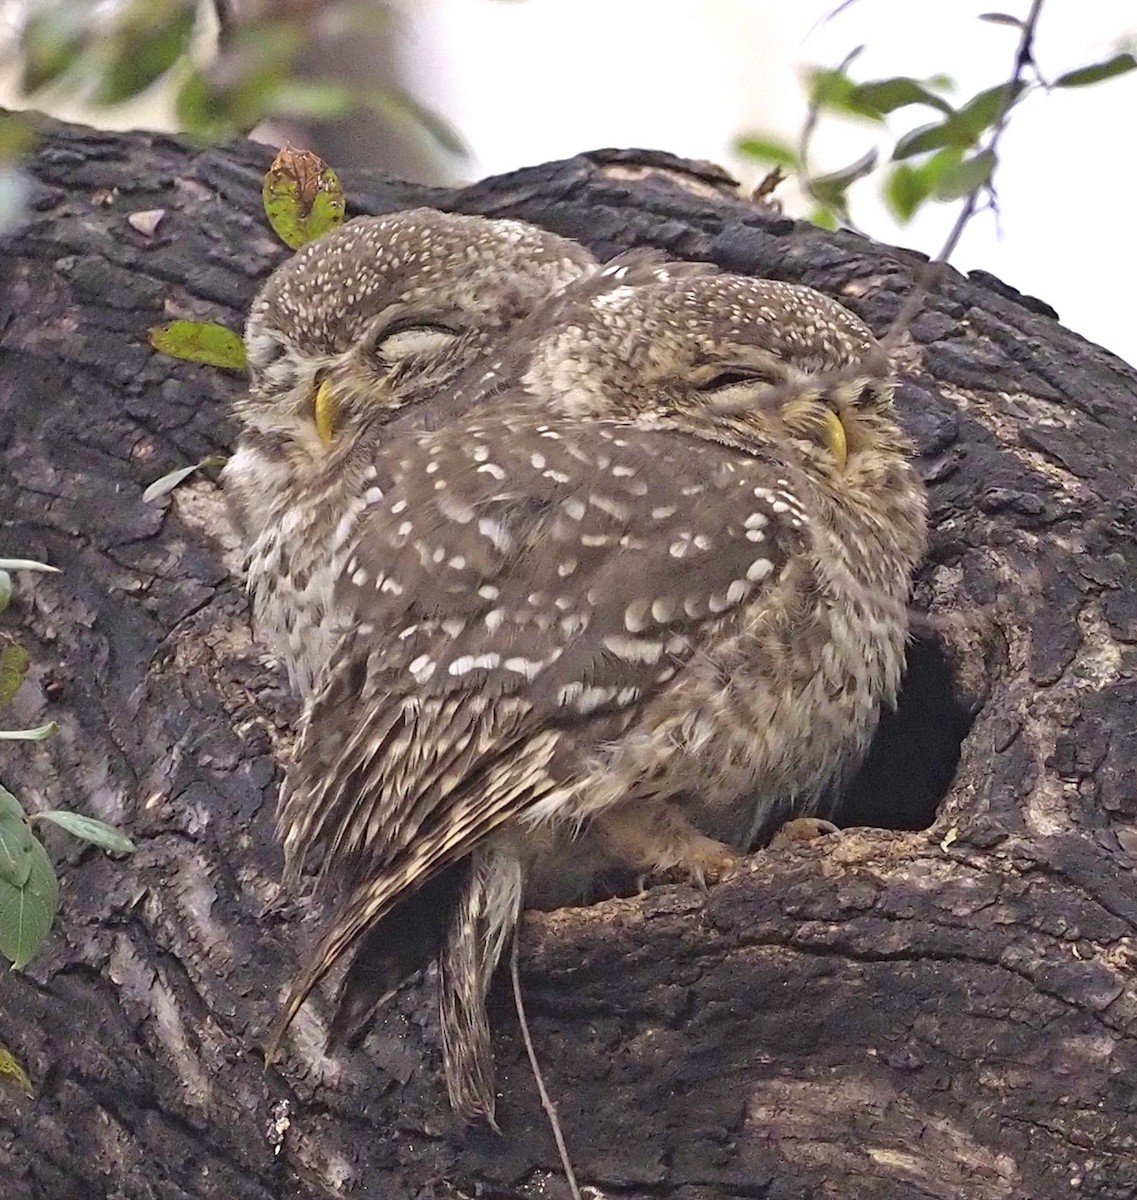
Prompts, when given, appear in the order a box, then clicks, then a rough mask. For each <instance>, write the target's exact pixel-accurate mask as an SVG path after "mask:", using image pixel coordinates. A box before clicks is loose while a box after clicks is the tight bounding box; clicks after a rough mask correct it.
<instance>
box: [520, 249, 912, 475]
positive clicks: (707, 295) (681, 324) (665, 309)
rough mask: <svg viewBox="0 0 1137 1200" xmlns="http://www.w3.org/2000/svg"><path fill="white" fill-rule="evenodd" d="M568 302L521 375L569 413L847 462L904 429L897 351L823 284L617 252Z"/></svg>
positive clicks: (833, 463)
mask: <svg viewBox="0 0 1137 1200" xmlns="http://www.w3.org/2000/svg"><path fill="white" fill-rule="evenodd" d="M557 303H558V305H559V320H558V322H557V324H556V325H552V324H549V325H548V326H547V328H546V330H545V332H544V336H542V337H540V338H539V339H537V340H535V341H534V343H533V344H532V346H531V347H530V348H529V350H528V362H527V365H526V367H525V368H524V370H523V371H522V372H521V373H520V375H521V381H522V384H523V386H524V387H525V388H526V389H527V390H528V391H529V392H530V393H532V394H533V395H535V396H538V397H540V398H541V399H542V400H543V401H545V402H546V403H548V404H549V405H550V406H551V407H553V408H554V409H560V410H561V411H563V412H565V413H567V414H569V415H573V416H578V417H590V416H604V417H607V418H610V419H611V418H615V419H617V420H627V421H629V422H631V423H635V424H637V425H640V426H648V427H650V426H656V427H659V428H664V427H667V428H682V429H686V430H687V431H689V432H691V433H694V434H697V435H700V436H705V437H708V438H711V439H714V440H719V441H724V442H729V443H739V444H741V445H743V446H744V447H745V446H747V445H752V444H754V443H755V441H757V442H764V441H768V440H770V439H771V438H779V437H787V436H788V437H789V438H790V439H791V440H793V441H794V442H795V443H796V444H797V445H798V447H799V449H801V450H802V452H803V453H804V454H805V455H806V456H807V458H809V459H811V460H813V461H815V463H816V464H817V465H819V466H822V467H824V468H826V469H833V470H837V471H843V470H844V469H845V467H846V463H847V461H848V459H849V458H850V456H854V455H856V454H857V453H858V452H859V451H861V450H862V449H867V448H870V447H871V446H873V445H874V444H875V443H876V442H877V441H879V439H880V438H881V437H882V436H884V435H885V434H887V435H888V436H889V437H890V438H891V437H894V436H895V427H894V425H893V423H892V420H891V387H890V384H889V368H888V362H887V358H886V356H885V355H884V353H883V352H882V351H881V349H880V347H879V346H878V344H877V342H876V341H875V339H874V338H873V336H872V333H871V332H870V331H869V329H868V328H867V327H866V326H865V325H864V324H863V323H862V322H861V321H860V320H858V318H857V317H855V316H854V315H853V314H852V313H851V312H849V311H848V310H847V309H846V308H844V307H842V306H841V305H840V304H838V303H836V302H835V301H833V300H831V299H829V298H828V297H827V296H823V295H821V294H820V293H818V292H815V291H813V290H812V289H810V288H806V287H801V286H797V285H794V284H789V283H782V282H780V281H777V280H769V279H751V278H747V277H742V276H737V275H728V274H719V273H717V272H714V271H713V270H710V269H706V268H704V269H695V270H692V269H691V267H690V265H689V264H675V265H673V264H666V263H659V262H655V261H649V262H644V263H640V262H635V263H632V264H631V265H623V264H620V263H615V264H612V265H610V266H609V267H607V268H606V269H605V270H604V271H603V272H601V273H599V274H598V275H596V276H595V277H594V278H592V279H589V280H585V281H583V282H582V283H579V284H577V285H575V286H574V287H573V288H571V289H570V290H569V291H567V292H565V293H564V294H563V297H562V298H561V299H560V300H559V301H558V302H557Z"/></svg>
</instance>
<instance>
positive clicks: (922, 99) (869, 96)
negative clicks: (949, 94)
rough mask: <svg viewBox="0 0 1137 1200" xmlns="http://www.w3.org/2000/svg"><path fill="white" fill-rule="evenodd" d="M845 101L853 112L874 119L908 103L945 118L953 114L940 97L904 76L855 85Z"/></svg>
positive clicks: (904, 106)
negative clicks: (871, 116) (927, 108)
mask: <svg viewBox="0 0 1137 1200" xmlns="http://www.w3.org/2000/svg"><path fill="white" fill-rule="evenodd" d="M848 101H849V103H850V104H851V105H852V106H853V108H854V109H855V110H857V111H859V112H861V113H863V114H865V115H869V114H872V115H873V116H874V117H883V116H884V115H885V114H887V113H890V112H895V111H896V110H897V109H899V108H907V107H908V106H909V105H912V104H923V105H926V106H928V107H930V108H937V109H939V111H940V112H942V113H944V114H946V115H948V116H950V115H951V114H952V113H953V112H954V111H955V110H954V109H953V108H952V106H951V105H950V104H948V102H947V101H946V100H944V99H943V98H942V97H940V96H937V95H936V94H935V93H934V92H931V91H929V90H928V88H927V87H925V86H924V85H923V84H922V83H919V82H917V81H916V80H915V79H910V78H909V77H908V76H906V75H898V76H896V77H895V78H893V79H875V80H871V81H870V82H868V83H860V84H857V85H856V87H854V88H853V89H852V91H851V92H850V93H849V95H848Z"/></svg>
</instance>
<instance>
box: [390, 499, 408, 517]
mask: <svg viewBox="0 0 1137 1200" xmlns="http://www.w3.org/2000/svg"><path fill="white" fill-rule="evenodd" d="M406 507H407V502H406V501H405V500H396V501H395V503H394V504H392V505H391V511H392V512H393V513H394V514H395V516H398V515H399V513H401V512H405V511H406Z"/></svg>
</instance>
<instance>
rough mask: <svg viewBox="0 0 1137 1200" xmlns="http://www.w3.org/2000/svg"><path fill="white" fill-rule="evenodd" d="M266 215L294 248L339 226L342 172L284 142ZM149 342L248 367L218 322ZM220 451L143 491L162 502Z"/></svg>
mask: <svg viewBox="0 0 1137 1200" xmlns="http://www.w3.org/2000/svg"><path fill="white" fill-rule="evenodd" d="M261 198H262V202H263V204H264V210H265V216H266V217H267V218H268V223H269V224H270V225H271V226H272V229H273V232H274V233H275V234H276V235H277V237H279V238H280V240H281V241H282V242H283V243H284V244H285V245H286V246H287V247H288V248H289V249H290V250H297V249H299V248H300V247H301V246H303V245H305V244H306V243H307V242H310V241H313V240H314V239H315V238H318V237H321V236H322V235H323V234H325V233H327V232H328V231H329V230H332V229H335V227H336V226H337V225H339V224H340V223H341V222H342V221H343V219H344V215H345V211H346V207H347V206H346V200H345V198H344V190H343V184H342V183H340V180H339V176H338V175H337V174H336V173H335V171H333V170H332V168H331V167H329V166H328V164H327V163H325V162H324V161H323V160H322V159H321V158H319V157H318V156H317V155H315V154H313V153H311V152H310V151H308V150H297V149H295V148H294V147H292V146H285V147H284V148H283V149H282V150H281V151H280V153H279V154H277V156H276V158H275V159H274V160H273V163H272V166H271V167H269V169H268V172H267V173H266V175H265V178H264V185H263V187H262V189H261ZM149 338H150V345H151V346H153V347H154V349H155V350H157V351H159V352H160V353H162V354H168V355H169V356H170V357H171V358H180V359H184V360H186V361H189V362H198V363H203V364H205V365H206V366H210V367H221V368H223V369H225V370H230V371H244V370H245V369H246V368H247V365H248V364H247V362H246V359H245V346H244V343H243V342H242V341H241V336H240V334H238V333H236V332H234V331H233V330H232V329H227V328H226V327H225V326H224V325H218V324H216V323H215V322H213V321H183V320H178V321H167V322H166V323H165V324H164V325H155V326H153V327H152V328H151V329H150V331H149ZM224 464H225V459H224V458H223V457H222V456H221V455H216V454H213V455H210V456H209V457H208V458H204V459H202V460H201V462H197V463H193V464H191V465H190V466H187V467H177V468H175V469H174V470H173V471H168V472H167V473H166V474H165V475H163V476H161V478H159V479H155V480H154V482H153V483H152V484H150V486H149V487H148V488H147V489H146V490H145V491H144V492H143V493H142V499H143V500H144V501H153V500H158V499H159V498H161V497H162V496H165V495H167V494H168V493H169V492H172V491H173V490H174V489H175V488H176V487H178V486H179V484H181V483H184V482H185V480H187V479H189V478H190V476H191V475H195V474H196V473H197V472H198V471H201V470H203V469H205V468H209V467H220V466H224Z"/></svg>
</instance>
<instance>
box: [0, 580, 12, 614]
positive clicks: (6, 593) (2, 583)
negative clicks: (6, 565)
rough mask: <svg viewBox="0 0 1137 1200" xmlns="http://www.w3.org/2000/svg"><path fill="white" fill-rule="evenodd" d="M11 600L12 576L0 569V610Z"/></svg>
mask: <svg viewBox="0 0 1137 1200" xmlns="http://www.w3.org/2000/svg"><path fill="white" fill-rule="evenodd" d="M11 601H12V576H11V575H9V574H8V572H7V571H0V612H3V611H4V610H5V609H6V608H7V607H8V605H9V604H10V603H11Z"/></svg>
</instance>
